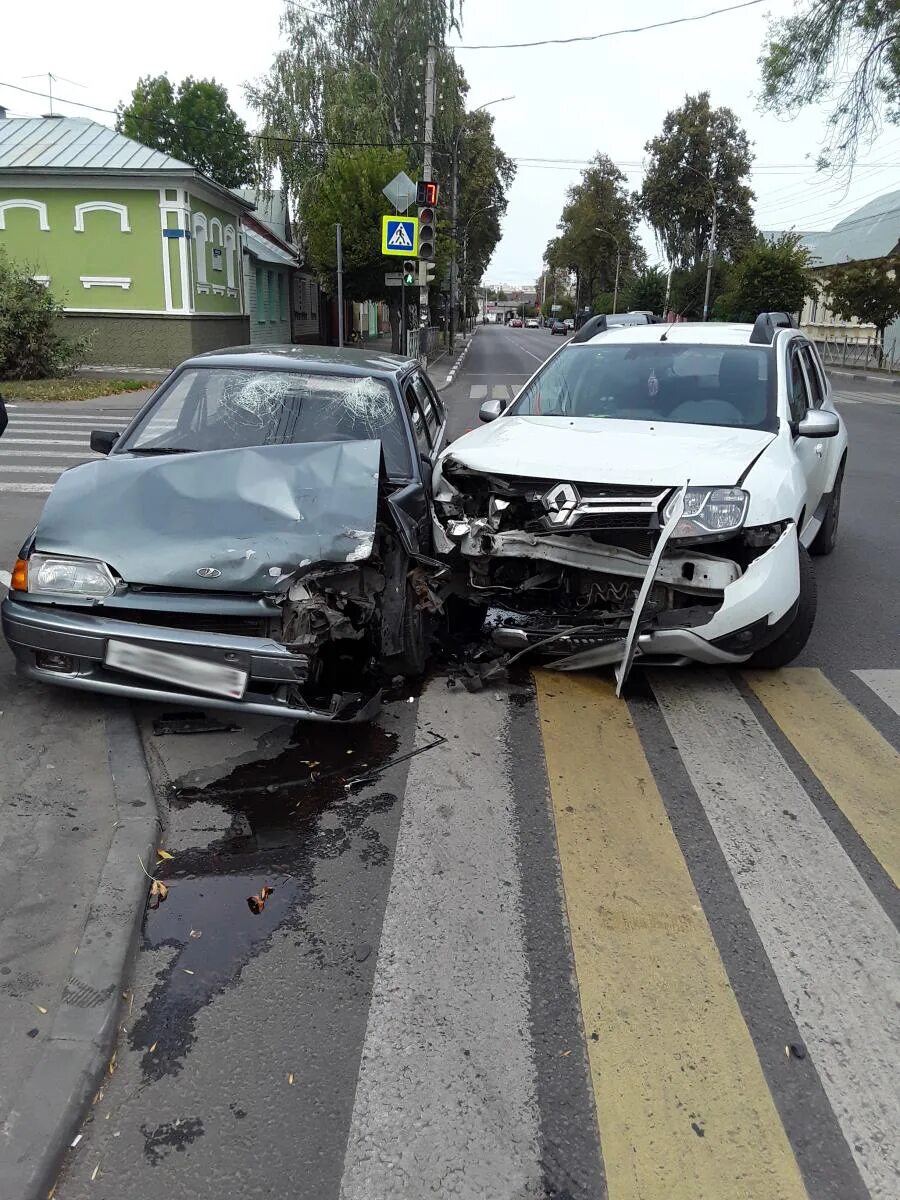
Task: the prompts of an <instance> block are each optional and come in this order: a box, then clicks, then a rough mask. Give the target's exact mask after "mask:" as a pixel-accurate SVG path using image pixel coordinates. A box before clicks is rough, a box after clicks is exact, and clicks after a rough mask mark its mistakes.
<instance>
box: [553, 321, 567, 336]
mask: <svg viewBox="0 0 900 1200" xmlns="http://www.w3.org/2000/svg"><path fill="white" fill-rule="evenodd" d="M568 332H569V328H568V326H567V325H566V323H565V321H560V320H559V318H558V317H557V319H556V320H555V321H551V322H550V334H551V336H552V335H553V334H554V333H561V334H562V335H563V337H565V336H566V334H567V333H568Z"/></svg>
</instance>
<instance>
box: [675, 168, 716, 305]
mask: <svg viewBox="0 0 900 1200" xmlns="http://www.w3.org/2000/svg"><path fill="white" fill-rule="evenodd" d="M681 165H682V166H683V167H684V169H685V170H686V171H693V173H694V174H695V175H697V176H699V178H700V179H702V180H703V182H704V183H705V184H706V185H707V187H708V188H709V190H710V191H711V192H712V198H713V211H712V230H711V231H710V235H709V250H708V252H707V255H706V291H705V293H704V296H703V320H704V321H708V320H709V289H710V284H711V283H712V269H713V256H714V255H715V252H716V229H717V224H718V215H719V193H718V192H717V191H716V185H715V184H714V183H713V181H712V180H711V179H710V178H709V176H708V175H704V174H703V172H702V171H699V170H698V169H697V168H696V167H692V166H691V165H690V163H682V164H681Z"/></svg>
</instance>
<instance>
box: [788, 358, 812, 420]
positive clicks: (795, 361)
mask: <svg viewBox="0 0 900 1200" xmlns="http://www.w3.org/2000/svg"><path fill="white" fill-rule="evenodd" d="M788 401H789V403H790V407H791V420H792V421H802V420H803V418H804V417H805V416H806V411H807V409H808V408H809V393H808V392H807V390H806V377H805V376H804V374H803V365H802V364H801V362H800V354H799V352H798V351H794V352H793V353H792V354H791V387H790V394H789V396H788Z"/></svg>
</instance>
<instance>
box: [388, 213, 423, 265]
mask: <svg viewBox="0 0 900 1200" xmlns="http://www.w3.org/2000/svg"><path fill="white" fill-rule="evenodd" d="M381 253H382V254H402V255H404V256H405V257H406V258H415V257H416V255H417V254H418V253H419V218H418V217H382V218H381Z"/></svg>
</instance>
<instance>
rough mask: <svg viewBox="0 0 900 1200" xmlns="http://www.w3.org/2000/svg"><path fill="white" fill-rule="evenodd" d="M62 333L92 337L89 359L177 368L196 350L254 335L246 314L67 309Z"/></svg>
mask: <svg viewBox="0 0 900 1200" xmlns="http://www.w3.org/2000/svg"><path fill="white" fill-rule="evenodd" d="M61 332H62V333H63V334H64V335H65V336H67V337H80V336H82V335H86V336H87V337H88V338H89V340H90V349H89V351H88V354H87V356H86V358H85V362H87V363H89V364H91V365H94V366H114V367H175V366H177V365H178V364H179V363H180V362H183V361H184V359H186V358H190V357H191V356H192V355H194V354H202V353H203V352H204V351H206V350H221V349H223V348H224V347H226V346H246V345H247V343H248V342H249V340H250V336H249V330H248V318H247V317H245V316H234V317H220V316H198V315H194V316H167V315H163V314H160V315H151V316H137V315H133V314H122V315H116V314H111V313H90V314H87V313H85V314H67V315H66V316H65V317H64V318H63V319H62V328H61Z"/></svg>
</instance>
